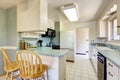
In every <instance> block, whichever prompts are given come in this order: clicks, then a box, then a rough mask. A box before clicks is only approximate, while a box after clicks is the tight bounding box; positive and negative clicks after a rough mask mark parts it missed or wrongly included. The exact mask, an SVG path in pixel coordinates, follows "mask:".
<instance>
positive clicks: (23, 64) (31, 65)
mask: <svg viewBox="0 0 120 80" xmlns="http://www.w3.org/2000/svg"><path fill="white" fill-rule="evenodd" d="M16 61H17V64H18V65H19V67H20V72H22V74H23V75H27V76H34V75H37V74H38V73H40V72H42V61H41V58H40V57H39V56H38V55H37V54H36V53H35V52H34V51H30V50H22V51H19V52H17V54H16Z"/></svg>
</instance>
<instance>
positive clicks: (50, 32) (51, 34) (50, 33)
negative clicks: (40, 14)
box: [42, 28, 55, 37]
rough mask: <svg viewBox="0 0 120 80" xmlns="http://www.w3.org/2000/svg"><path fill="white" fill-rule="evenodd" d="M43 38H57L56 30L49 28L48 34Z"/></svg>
mask: <svg viewBox="0 0 120 80" xmlns="http://www.w3.org/2000/svg"><path fill="white" fill-rule="evenodd" d="M42 37H55V30H53V29H50V28H48V29H47V31H46V33H45V34H43V35H42Z"/></svg>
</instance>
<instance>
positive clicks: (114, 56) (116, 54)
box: [95, 46, 120, 68]
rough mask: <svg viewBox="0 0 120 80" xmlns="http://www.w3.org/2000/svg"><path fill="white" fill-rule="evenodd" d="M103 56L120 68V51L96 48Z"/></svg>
mask: <svg viewBox="0 0 120 80" xmlns="http://www.w3.org/2000/svg"><path fill="white" fill-rule="evenodd" d="M95 48H96V49H97V50H98V51H99V52H100V53H101V54H102V55H104V56H105V57H106V58H107V59H109V60H110V61H111V62H113V63H114V64H115V65H116V66H118V67H119V68H120V51H118V50H113V49H110V48H108V47H98V46H96V47H95Z"/></svg>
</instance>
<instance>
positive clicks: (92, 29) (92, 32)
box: [61, 21, 97, 40]
mask: <svg viewBox="0 0 120 80" xmlns="http://www.w3.org/2000/svg"><path fill="white" fill-rule="evenodd" d="M80 27H88V28H89V40H96V36H97V31H96V21H91V22H84V23H79V22H74V23H64V24H63V25H62V26H61V31H69V30H75V29H76V28H80Z"/></svg>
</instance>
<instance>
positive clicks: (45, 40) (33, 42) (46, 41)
mask: <svg viewBox="0 0 120 80" xmlns="http://www.w3.org/2000/svg"><path fill="white" fill-rule="evenodd" d="M40 36H41V35H40ZM20 40H22V41H25V42H27V43H30V45H32V46H36V47H37V41H38V40H42V41H43V42H42V46H47V45H49V43H50V38H47V37H40V38H21V39H20Z"/></svg>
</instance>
